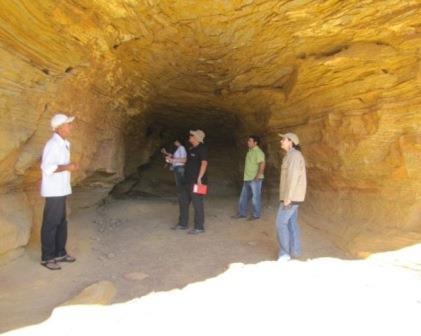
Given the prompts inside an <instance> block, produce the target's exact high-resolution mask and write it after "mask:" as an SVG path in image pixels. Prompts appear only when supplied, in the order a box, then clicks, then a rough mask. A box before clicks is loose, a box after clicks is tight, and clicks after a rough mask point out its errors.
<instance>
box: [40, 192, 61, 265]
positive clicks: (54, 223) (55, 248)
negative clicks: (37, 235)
mask: <svg viewBox="0 0 421 336" xmlns="http://www.w3.org/2000/svg"><path fill="white" fill-rule="evenodd" d="M66 241H67V220H66V196H62V197H46V198H45V205H44V214H43V218H42V227H41V252H42V256H41V260H42V261H47V260H51V259H54V258H57V257H62V256H64V255H66V254H67V252H66Z"/></svg>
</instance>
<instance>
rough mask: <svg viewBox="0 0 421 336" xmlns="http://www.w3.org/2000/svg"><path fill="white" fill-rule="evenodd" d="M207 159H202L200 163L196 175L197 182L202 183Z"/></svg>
mask: <svg viewBox="0 0 421 336" xmlns="http://www.w3.org/2000/svg"><path fill="white" fill-rule="evenodd" d="M207 167H208V161H202V162H201V164H200V170H199V176H198V177H197V184H202V177H203V175H205V173H206V169H207Z"/></svg>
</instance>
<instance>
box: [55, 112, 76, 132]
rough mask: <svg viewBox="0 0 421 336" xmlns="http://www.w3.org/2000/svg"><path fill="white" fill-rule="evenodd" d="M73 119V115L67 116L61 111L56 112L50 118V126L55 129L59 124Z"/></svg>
mask: <svg viewBox="0 0 421 336" xmlns="http://www.w3.org/2000/svg"><path fill="white" fill-rule="evenodd" d="M73 120H75V117H68V116H67V115H65V114H61V113H59V114H56V115H55V116H54V117H52V118H51V122H50V124H51V128H52V129H53V131H55V130H56V129H57V128H58V127H60V126H61V125H64V124H70V123H71V122H72V121H73Z"/></svg>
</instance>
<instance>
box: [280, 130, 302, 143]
mask: <svg viewBox="0 0 421 336" xmlns="http://www.w3.org/2000/svg"><path fill="white" fill-rule="evenodd" d="M278 135H279V136H280V137H282V138H288V139H289V140H291V141H292V142H293V143H294V145H299V144H300V139H298V136H297V134H295V133H285V134H281V133H279V134H278Z"/></svg>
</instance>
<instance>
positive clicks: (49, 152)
mask: <svg viewBox="0 0 421 336" xmlns="http://www.w3.org/2000/svg"><path fill="white" fill-rule="evenodd" d="M57 156H58V154H57V148H56V147H55V146H54V145H47V146H46V147H45V149H44V152H43V154H42V163H41V169H42V171H43V172H44V173H45V174H47V175H52V174H55V173H60V172H63V171H66V170H67V171H75V170H78V169H79V165H78V164H77V163H69V164H65V165H59V164H57Z"/></svg>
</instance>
